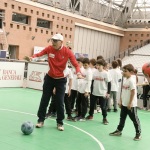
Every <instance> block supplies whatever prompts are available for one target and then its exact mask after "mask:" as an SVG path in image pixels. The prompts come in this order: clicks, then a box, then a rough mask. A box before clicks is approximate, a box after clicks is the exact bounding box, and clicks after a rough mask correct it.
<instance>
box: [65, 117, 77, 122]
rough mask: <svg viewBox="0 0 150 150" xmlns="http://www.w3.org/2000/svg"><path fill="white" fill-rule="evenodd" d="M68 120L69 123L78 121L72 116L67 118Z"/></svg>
mask: <svg viewBox="0 0 150 150" xmlns="http://www.w3.org/2000/svg"><path fill="white" fill-rule="evenodd" d="M67 120H68V121H76V120H75V118H74V117H72V116H68V117H67Z"/></svg>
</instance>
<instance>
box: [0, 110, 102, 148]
mask: <svg viewBox="0 0 150 150" xmlns="http://www.w3.org/2000/svg"><path fill="white" fill-rule="evenodd" d="M0 110H4V111H10V112H14V113H20V114H26V115H31V116H36V115H35V114H31V113H27V112H21V111H16V110H10V109H3V108H0ZM51 120H53V121H56V120H54V119H51ZM64 124H66V125H68V126H71V127H73V128H75V129H77V130H79V131H81V132H83V133H85V134H87V135H88V136H90V137H91V138H92V139H93V140H94V141H96V142H97V143H98V145H99V147H100V149H101V150H105V148H104V146H103V144H102V143H101V142H100V141H99V140H98V139H97V138H96V137H94V136H93V135H92V134H90V133H88V132H86V131H84V130H82V129H80V128H78V127H76V126H74V125H71V124H68V123H64Z"/></svg>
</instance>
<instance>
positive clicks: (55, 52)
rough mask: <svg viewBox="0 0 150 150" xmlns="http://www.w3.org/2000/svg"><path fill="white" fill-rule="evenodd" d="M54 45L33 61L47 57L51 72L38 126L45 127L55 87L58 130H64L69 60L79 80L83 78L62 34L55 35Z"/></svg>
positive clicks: (45, 88) (38, 114) (45, 85)
mask: <svg viewBox="0 0 150 150" xmlns="http://www.w3.org/2000/svg"><path fill="white" fill-rule="evenodd" d="M51 41H52V45H50V46H48V47H46V48H45V49H44V50H42V51H41V52H40V53H38V54H35V55H33V56H32V58H31V60H37V58H38V57H39V58H40V57H41V56H43V55H47V57H48V64H49V68H50V69H49V71H48V73H47V74H46V76H45V78H44V84H43V94H42V98H41V102H40V105H39V110H38V113H37V116H38V117H39V119H38V122H37V124H36V127H37V128H41V127H42V126H43V125H44V120H45V115H46V109H47V106H48V104H49V100H50V98H51V96H52V92H53V89H54V87H55V88H56V109H57V119H56V121H57V129H58V130H60V131H63V130H64V127H63V119H64V117H65V116H64V95H65V89H66V82H67V79H66V75H67V72H66V66H67V62H68V60H70V62H71V63H72V65H73V66H74V67H75V69H76V72H77V76H78V78H82V76H81V73H80V68H79V66H78V63H77V61H76V59H75V56H74V54H73V53H72V51H71V50H69V49H68V48H67V47H65V46H63V36H62V35H61V34H55V35H54V36H53V37H52V39H51Z"/></svg>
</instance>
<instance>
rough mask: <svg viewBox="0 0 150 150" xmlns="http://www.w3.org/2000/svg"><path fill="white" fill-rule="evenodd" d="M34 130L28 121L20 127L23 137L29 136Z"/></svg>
mask: <svg viewBox="0 0 150 150" xmlns="http://www.w3.org/2000/svg"><path fill="white" fill-rule="evenodd" d="M33 130H34V125H33V123H32V122H30V121H27V122H24V123H23V124H22V125H21V131H22V132H23V133H24V134H25V135H29V134H31V133H32V132H33Z"/></svg>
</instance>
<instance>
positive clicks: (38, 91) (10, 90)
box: [0, 89, 42, 94]
mask: <svg viewBox="0 0 150 150" xmlns="http://www.w3.org/2000/svg"><path fill="white" fill-rule="evenodd" d="M23 90H24V89H6V90H1V89H0V92H8V91H9V92H14V91H22V92H28V93H36V94H37V93H39V94H41V92H42V91H40V90H34V89H32V90H34V91H23Z"/></svg>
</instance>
